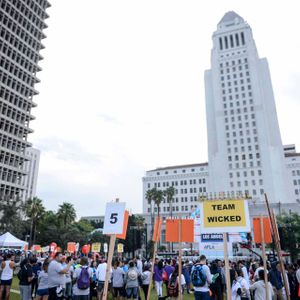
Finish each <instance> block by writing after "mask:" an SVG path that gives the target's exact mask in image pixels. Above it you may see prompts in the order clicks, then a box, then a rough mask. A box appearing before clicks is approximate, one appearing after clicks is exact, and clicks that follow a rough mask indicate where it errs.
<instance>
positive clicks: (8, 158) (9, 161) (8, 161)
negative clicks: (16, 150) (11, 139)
mask: <svg viewBox="0 0 300 300" xmlns="http://www.w3.org/2000/svg"><path fill="white" fill-rule="evenodd" d="M23 162H24V158H23V157H20V156H17V155H15V154H11V153H9V152H5V151H3V150H2V151H1V152H0V163H2V164H5V165H9V166H12V167H15V168H18V169H19V168H22V165H23Z"/></svg>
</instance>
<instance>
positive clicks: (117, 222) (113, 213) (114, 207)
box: [103, 202, 125, 234]
mask: <svg viewBox="0 0 300 300" xmlns="http://www.w3.org/2000/svg"><path fill="white" fill-rule="evenodd" d="M124 213H125V203H122V202H110V203H107V204H106V210H105V217H104V228H103V233H104V234H121V233H122V232H123V223H124Z"/></svg>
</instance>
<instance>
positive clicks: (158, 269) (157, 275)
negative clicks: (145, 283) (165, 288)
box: [154, 260, 164, 297]
mask: <svg viewBox="0 0 300 300" xmlns="http://www.w3.org/2000/svg"><path fill="white" fill-rule="evenodd" d="M163 267H164V265H163V262H162V260H159V261H158V263H157V264H155V265H154V283H155V289H156V293H157V296H158V297H162V284H163V279H162V274H163Z"/></svg>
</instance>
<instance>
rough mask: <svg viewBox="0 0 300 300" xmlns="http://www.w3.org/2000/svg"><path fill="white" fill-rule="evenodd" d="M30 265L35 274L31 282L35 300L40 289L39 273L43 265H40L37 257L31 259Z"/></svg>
mask: <svg viewBox="0 0 300 300" xmlns="http://www.w3.org/2000/svg"><path fill="white" fill-rule="evenodd" d="M30 264H31V266H32V272H33V274H34V277H33V280H32V282H31V293H32V295H33V298H34V297H35V296H36V291H37V288H38V277H39V273H40V272H41V270H42V268H41V264H39V263H38V260H37V258H36V257H31V258H30Z"/></svg>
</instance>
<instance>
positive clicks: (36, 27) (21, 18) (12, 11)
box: [1, 1, 44, 40]
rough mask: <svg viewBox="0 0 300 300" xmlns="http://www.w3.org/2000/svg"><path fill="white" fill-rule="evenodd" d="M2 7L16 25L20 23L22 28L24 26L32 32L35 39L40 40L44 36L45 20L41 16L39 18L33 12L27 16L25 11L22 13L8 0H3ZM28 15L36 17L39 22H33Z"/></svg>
mask: <svg viewBox="0 0 300 300" xmlns="http://www.w3.org/2000/svg"><path fill="white" fill-rule="evenodd" d="M1 8H2V9H3V11H5V12H6V15H7V16H8V17H9V18H11V19H12V21H13V22H14V23H15V24H16V26H18V25H20V26H21V28H24V29H25V30H26V31H27V32H28V33H30V35H31V36H32V37H33V38H34V39H37V40H40V39H41V38H42V37H43V34H42V31H41V30H42V29H43V28H44V22H43V20H42V19H41V18H38V17H37V16H36V15H35V14H33V13H31V12H30V14H28V15H27V16H26V15H25V14H24V13H21V12H20V11H18V10H17V9H16V8H15V7H14V6H12V5H11V4H10V3H8V2H6V1H3V2H2V3H1ZM28 11H29V10H28ZM28 17H32V18H35V20H36V21H37V24H35V23H33V22H31V20H30V19H29V18H28ZM17 23H18V24H17Z"/></svg>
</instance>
